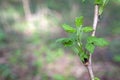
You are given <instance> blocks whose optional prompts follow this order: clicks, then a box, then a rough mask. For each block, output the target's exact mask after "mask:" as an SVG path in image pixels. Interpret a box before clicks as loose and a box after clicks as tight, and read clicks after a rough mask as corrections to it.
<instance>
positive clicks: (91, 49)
mask: <svg viewBox="0 0 120 80" xmlns="http://www.w3.org/2000/svg"><path fill="white" fill-rule="evenodd" d="M85 48H86V49H87V50H88V51H89V52H90V53H93V52H94V49H95V46H94V45H93V44H91V43H87V44H86V46H85Z"/></svg>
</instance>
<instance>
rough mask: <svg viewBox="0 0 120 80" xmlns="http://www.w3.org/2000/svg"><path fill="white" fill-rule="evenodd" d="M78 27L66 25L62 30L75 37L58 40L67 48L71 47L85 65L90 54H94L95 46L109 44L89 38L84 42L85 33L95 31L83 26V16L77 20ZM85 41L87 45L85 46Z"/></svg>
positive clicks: (103, 40) (102, 40)
mask: <svg viewBox="0 0 120 80" xmlns="http://www.w3.org/2000/svg"><path fill="white" fill-rule="evenodd" d="M75 25H76V27H75V28H73V27H71V26H69V25H67V24H64V25H63V26H62V28H63V29H64V30H65V31H66V32H67V33H69V34H70V35H73V36H72V37H71V36H70V37H68V38H61V39H58V40H57V42H58V43H61V44H63V45H64V46H65V47H67V46H69V47H71V48H73V50H74V51H75V52H76V54H77V55H78V56H79V57H80V59H81V61H82V62H83V63H84V62H85V60H87V59H88V58H89V54H90V53H93V52H94V49H95V46H101V47H103V46H106V45H108V42H107V41H106V40H105V39H103V38H97V37H92V36H88V37H87V38H86V39H85V40H83V34H84V33H88V34H89V33H90V32H92V31H93V28H92V27H91V26H83V16H81V17H77V18H76V19H75ZM83 41H85V42H86V43H84V44H83Z"/></svg>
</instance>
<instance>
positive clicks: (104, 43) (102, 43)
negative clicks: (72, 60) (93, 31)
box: [95, 38, 109, 47]
mask: <svg viewBox="0 0 120 80" xmlns="http://www.w3.org/2000/svg"><path fill="white" fill-rule="evenodd" d="M108 44H109V42H108V41H107V40H105V39H104V38H96V41H95V45H96V46H100V47H104V46H107V45H108Z"/></svg>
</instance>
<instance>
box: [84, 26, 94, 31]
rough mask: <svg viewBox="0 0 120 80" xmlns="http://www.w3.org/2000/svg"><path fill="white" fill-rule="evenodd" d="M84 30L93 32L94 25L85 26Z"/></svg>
mask: <svg viewBox="0 0 120 80" xmlns="http://www.w3.org/2000/svg"><path fill="white" fill-rule="evenodd" d="M83 31H84V32H92V31H93V28H92V27H83Z"/></svg>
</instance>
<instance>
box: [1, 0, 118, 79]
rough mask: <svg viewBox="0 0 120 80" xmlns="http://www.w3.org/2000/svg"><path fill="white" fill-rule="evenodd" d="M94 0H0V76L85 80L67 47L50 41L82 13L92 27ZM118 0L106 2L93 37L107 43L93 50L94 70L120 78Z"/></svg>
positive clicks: (84, 75) (61, 35)
mask: <svg viewBox="0 0 120 80" xmlns="http://www.w3.org/2000/svg"><path fill="white" fill-rule="evenodd" d="M93 1H94V0H86V2H84V3H82V0H0V80H89V75H88V73H87V70H86V68H85V67H84V66H83V64H82V63H81V62H80V61H79V58H78V57H77V56H76V55H75V54H74V53H73V51H71V50H69V49H68V48H64V47H61V46H59V45H57V44H56V43H55V41H56V39H58V38H61V37H66V36H67V34H66V33H65V32H64V30H63V29H62V28H61V25H62V24H64V23H66V24H69V25H72V26H74V19H75V17H79V16H84V18H85V19H84V24H85V25H90V26H91V25H92V20H93V12H94V4H93ZM119 35H120V0H110V2H109V3H108V5H107V6H106V8H105V11H104V13H103V15H102V16H101V22H100V23H99V25H98V28H97V33H96V36H99V37H104V38H106V39H108V40H109V41H110V45H109V46H107V47H105V48H98V47H97V48H96V49H95V54H94V55H93V63H94V64H93V67H94V73H95V75H96V76H98V77H99V78H100V79H101V80H120V77H119V75H120V69H119V68H120V49H119V48H120V36H119Z"/></svg>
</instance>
